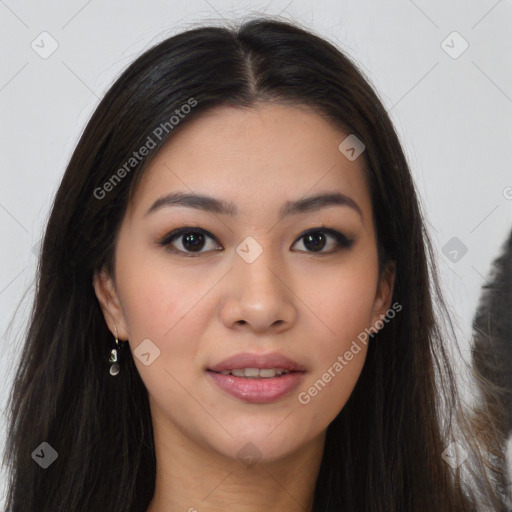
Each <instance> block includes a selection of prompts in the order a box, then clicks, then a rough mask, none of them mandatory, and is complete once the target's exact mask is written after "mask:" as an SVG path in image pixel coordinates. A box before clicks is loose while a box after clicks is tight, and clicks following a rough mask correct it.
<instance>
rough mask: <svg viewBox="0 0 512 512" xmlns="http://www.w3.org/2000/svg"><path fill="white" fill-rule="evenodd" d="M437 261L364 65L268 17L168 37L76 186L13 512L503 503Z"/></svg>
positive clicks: (109, 103)
mask: <svg viewBox="0 0 512 512" xmlns="http://www.w3.org/2000/svg"><path fill="white" fill-rule="evenodd" d="M427 256H431V249H430V242H429V239H428V236H427V234H426V231H425V228H424V224H423V220H422V215H421V212H420V209H419V204H418V199H417V196H416V193H415V189H414V184H413V182H412V179H411V175H410V172H409V169H408V166H407V163H406V160H405V157H404V154H403V152H402V149H401V147H400V144H399V141H398V139H397V136H396V134H395V131H394V129H393V127H392V125H391V122H390V120H389V118H388V116H387V114H386V112H385V110H384V108H383V106H382V104H381V103H380V101H379V99H378V98H377V96H376V94H375V93H374V91H373V90H372V88H371V87H370V85H369V84H368V83H367V82H366V81H365V79H364V78H363V76H362V75H361V73H360V72H359V71H358V70H357V68H356V67H355V66H354V64H352V63H351V62H350V61H349V60H348V59H347V58H346V57H345V56H344V55H343V54H342V53H340V52H339V51H338V50H337V49H335V48H334V47H333V46H332V45H330V44H329V43H327V42H326V41H324V40H322V39H321V38H319V37H317V36H315V35H313V34H311V33H309V32H307V31H305V30H303V29H301V28H298V27H295V26H292V25H290V24H287V23H284V22H277V21H270V20H263V19H261V20H254V21H250V22H247V23H245V24H243V25H242V26H241V27H240V28H237V29H231V30H229V29H226V28H218V27H205V28H198V29H194V30H190V31H187V32H185V33H182V34H179V35H177V36H174V37H171V38H169V39H167V40H166V41H163V42H162V43H160V44H159V45H157V46H156V47H154V48H152V49H150V50H149V51H147V52H146V53H145V54H144V55H142V56H141V57H139V58H138V59H137V60H136V61H135V62H134V63H133V64H132V65H131V66H129V68H128V69H127V70H126V71H125V72H124V73H123V74H122V75H121V77H120V78H119V79H118V80H117V81H116V82H115V83H114V85H113V86H112V88H111V89H110V90H109V91H108V93H107V94H106V96H105V98H104V99H103V101H102V102H101V103H100V105H99V106H98V108H97V109H96V112H95V113H94V115H93V116H92V119H91V120H90V122H89V124H88V126H87V127H86V129H85V131H84V133H83V135H82V137H81V140H80V142H79V143H78V146H77V148H76V150H75V152H74V154H73V156H72V158H71V161H70V163H69V166H68V168H67V170H66V173H65V175H64V178H63V181H62V184H61V186H60V188H59V191H58V193H57V195H56V198H55V203H54V205H53V209H52V213H51V216H50V219H49V222H48V228H47V231H46V235H45V238H44V243H43V248H42V255H41V261H40V268H39V277H38V279H39V281H38V289H37V296H36V301H35V307H34V311H33V315H32V319H31V324H30V329H29V332H28V336H27V340H26V345H25V351H24V354H25V356H24V359H23V361H22V365H21V367H20V369H19V371H18V374H17V376H16V380H15V385H14V388H13V394H12V397H13V398H12V404H11V408H12V423H11V426H10V432H9V439H8V440H9V444H8V450H7V453H8V455H9V461H10V464H11V465H12V467H13V481H12V485H11V487H10V493H9V502H8V505H9V510H11V511H13V512H17V511H21V510H45V511H47V510H48V511H49V510H51V511H59V510H66V511H70V510H72V511H98V510H116V511H117V510H126V511H149V512H163V511H172V512H174V511H175V510H189V511H193V510H198V511H200V512H203V511H209V510H226V509H227V508H228V507H232V506H233V505H236V506H237V509H239V510H247V511H253V510H254V511H256V510H277V509H279V510H283V509H284V510H287V511H298V510H301V511H302V510H304V511H315V512H316V511H327V510H329V511H331V510H336V511H339V510H343V511H358V512H360V511H363V510H367V511H387V512H389V511H408V512H410V511H423V510H425V511H427V510H428V511H432V510H436V511H441V512H442V511H468V510H476V509H477V508H476V507H477V503H482V504H484V505H486V506H488V507H491V506H492V507H494V509H495V510H497V509H498V507H500V506H501V504H500V502H499V500H498V498H497V497H496V495H495V493H494V491H493V489H492V486H491V484H490V483H489V482H488V481H487V478H486V474H485V471H484V470H483V469H482V468H483V461H484V458H485V454H484V456H482V455H480V454H479V450H478V446H473V444H474V441H473V438H472V433H471V432H470V431H469V430H466V429H467V427H466V424H465V423H464V422H463V421H462V419H460V421H456V420H457V419H458V401H457V395H456V389H455V386H454V380H453V374H452V372H451V370H450V367H449V364H448V361H447V357H446V354H445V349H444V343H445V340H444V339H443V337H442V335H441V329H440V327H439V323H438V319H436V318H435V317H434V314H433V307H434V304H438V305H439V306H440V308H441V310H442V309H443V307H444V306H443V302H442V299H441V298H440V295H439V293H438V292H439V290H438V286H437V281H436V278H435V266H434V265H433V264H432V265H431V266H430V267H429V263H428V259H427ZM429 271H431V272H432V276H433V277H432V281H430V279H429ZM435 301H436V302H435ZM451 341H452V340H450V342H451ZM438 412H439V417H438ZM455 426H457V427H459V428H458V430H457V431H456V430H455ZM454 441H457V445H454V444H453V442H454ZM45 443H46V444H45ZM459 446H460V450H459V451H458V452H457V451H455V452H454V447H459ZM447 447H448V448H449V449H448V450H447ZM457 454H458V455H457ZM460 454H463V457H460ZM459 459H460V460H459ZM462 470H465V473H467V475H466V476H467V478H465V479H464V480H462V479H461V474H462V473H461V472H462Z"/></svg>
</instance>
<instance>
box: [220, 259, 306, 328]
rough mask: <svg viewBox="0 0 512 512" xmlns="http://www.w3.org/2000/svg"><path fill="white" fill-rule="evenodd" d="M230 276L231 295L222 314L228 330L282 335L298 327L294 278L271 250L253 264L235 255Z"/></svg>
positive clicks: (224, 305)
mask: <svg viewBox="0 0 512 512" xmlns="http://www.w3.org/2000/svg"><path fill="white" fill-rule="evenodd" d="M229 275H230V284H229V292H228V293H229V295H228V297H227V298H226V300H225V302H224V304H223V307H222V310H221V317H222V321H223V322H224V324H225V325H226V327H228V328H230V329H238V330H241V329H246V330H250V331H252V332H258V333H263V332H268V331H271V332H272V333H279V332H283V331H285V330H287V329H289V328H290V327H291V326H292V325H293V324H294V323H295V321H296V318H297V309H296V306H295V297H296V296H295V294H294V292H293V289H292V283H291V281H292V278H291V277H290V275H289V273H287V272H286V270H285V268H284V265H283V264H278V263H277V260H276V258H275V255H274V256H273V255H272V253H271V251H270V250H269V249H266V250H263V252H262V253H261V254H260V256H259V257H258V258H257V259H256V260H255V261H253V262H252V263H248V262H247V261H245V260H244V259H243V258H241V257H239V256H238V255H236V256H235V263H234V268H233V270H232V271H231V272H230V273H229Z"/></svg>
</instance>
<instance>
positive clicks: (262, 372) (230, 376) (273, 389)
mask: <svg viewBox="0 0 512 512" xmlns="http://www.w3.org/2000/svg"><path fill="white" fill-rule="evenodd" d="M305 373H306V372H305V371H298V370H287V369H285V368H233V369H225V370H222V371H213V370H207V371H206V374H207V376H208V378H209V380H210V382H212V383H213V384H214V386H215V388H216V389H218V390H220V391H222V393H223V394H227V395H229V396H231V397H235V398H237V399H238V400H241V401H243V402H248V403H253V404H266V403H271V402H275V401H277V400H279V399H280V398H283V397H286V396H287V395H289V394H290V393H291V392H292V391H293V390H294V389H296V388H297V387H298V386H299V385H300V384H301V382H302V381H303V379H304V375H305Z"/></svg>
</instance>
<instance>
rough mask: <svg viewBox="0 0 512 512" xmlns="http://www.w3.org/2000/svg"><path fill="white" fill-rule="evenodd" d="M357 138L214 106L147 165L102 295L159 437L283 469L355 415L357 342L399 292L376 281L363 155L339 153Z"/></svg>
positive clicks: (303, 116)
mask: <svg viewBox="0 0 512 512" xmlns="http://www.w3.org/2000/svg"><path fill="white" fill-rule="evenodd" d="M347 135H348V134H346V133H343V132H341V131H340V130H337V129H335V128H334V127H333V126H332V125H330V124H328V123H327V122H326V121H325V120H324V119H323V118H321V117H320V116H319V115H318V114H316V113H314V112H312V111H311V110H308V109H305V108H301V109H299V108H292V107H289V106H282V105H275V104H273V105H271V104H261V105H259V106H257V107H254V108H252V109H236V108H231V107H220V108H217V109H216V110H213V111H211V112H209V113H208V114H206V115H203V116H201V117H199V118H197V119H195V120H193V121H191V122H190V123H189V124H187V125H184V126H182V128H181V129H180V131H177V132H175V134H174V135H173V137H172V138H171V139H170V140H169V141H168V143H167V144H166V146H165V147H164V148H162V149H161V150H160V151H159V153H158V154H157V155H156V156H155V158H154V159H153V161H152V162H151V164H150V165H149V166H148V168H147V170H146V172H145V174H144V176H143V178H142V180H141V182H140V183H139V185H138V187H137V190H136V191H135V194H134V196H133V198H132V200H131V202H130V204H129V206H128V210H127V212H126V215H125V217H124V219H123V222H122V225H121V228H120V233H119V237H118V241H117V246H116V256H115V273H114V275H113V276H109V275H106V274H104V273H99V274H97V275H96V276H95V279H94V286H95V290H96V294H97V296H98V299H99V301H100V303H101V306H102V308H103V311H104V314H105V319H106V322H107V324H108V326H109V328H110V329H111V331H112V332H115V331H114V324H113V322H114V321H115V323H116V327H117V331H118V334H119V339H123V340H129V346H130V350H131V351H132V354H133V356H134V361H135V364H136V366H137V369H138V371H139V373H140V376H141V378H142V380H143V382H144V384H145V386H146V387H147V390H148V393H149V396H150V405H151V411H152V418H153V422H154V423H155V422H157V423H158V428H159V430H161V431H167V432H169V433H171V432H174V433H177V432H179V434H180V435H181V436H183V438H186V439H187V440H188V441H192V442H193V443H195V444H196V445H198V446H200V447H202V448H205V449H209V450H212V451H214V452H216V453H217V454H221V455H223V456H225V457H228V458H236V457H237V453H238V452H239V450H240V449H241V448H243V447H244V446H245V445H246V444H247V443H249V442H250V443H252V444H253V445H255V446H256V447H257V449H258V451H259V454H260V456H261V457H263V458H264V459H268V460H273V459H277V458H280V457H285V456H286V455H287V454H291V453H293V452H294V451H296V450H300V449H301V447H304V446H306V445H307V444H308V443H311V442H313V441H314V440H317V439H319V438H321V437H322V436H324V434H325V430H326V428H327V426H328V425H329V423H330V422H331V421H332V420H333V419H334V418H335V417H336V415H337V414H338V413H339V412H340V410H341V409H342V408H343V406H344V405H345V403H346V402H347V400H348V398H349V396H350V394H351V392H352V390H353V388H354V386H355V384H356V382H357V379H358V377H359V375H360V372H361V369H362V367H363V364H364V360H365V356H366V352H367V345H366V344H365V343H362V342H360V341H359V342H358V341H357V340H358V336H359V340H361V339H362V338H361V333H364V331H365V328H366V329H368V328H370V327H372V326H374V324H375V323H376V321H378V320H379V319H380V318H382V315H383V314H385V313H386V311H387V310H388V308H389V306H390V301H391V295H392V288H393V282H394V272H393V271H391V272H386V273H384V274H383V275H382V276H379V273H378V260H377V247H376V233H375V230H374V222H373V216H372V205H371V201H370V195H369V190H368V188H367V184H366V182H365V177H364V172H363V165H364V163H363V158H362V156H361V157H359V158H357V159H355V160H353V161H351V160H349V159H347V158H346V157H345V156H344V154H342V153H341V152H340V150H339V149H338V146H339V145H340V143H341V142H342V141H343V140H344V139H345V138H346V137H347ZM178 193H180V194H195V195H201V196H207V197H208V198H215V200H216V201H219V202H221V203H217V202H213V201H212V200H211V199H210V200H209V201H200V200H198V199H196V200H193V201H188V202H187V201H185V200H183V198H182V200H181V201H177V200H176V197H177V196H174V200H172V197H171V194H178ZM336 194H337V196H335V195H336ZM323 195H330V196H329V197H330V199H329V198H328V197H324V198H323V199H321V198H320V199H318V200H310V201H309V200H308V199H309V198H312V197H314V196H323ZM296 202H298V203H296ZM224 203H225V204H224ZM294 203H296V204H294ZM290 205H292V206H290ZM221 206H224V207H226V208H221ZM228 206H229V207H228ZM287 206H288V208H287ZM178 230H179V231H178ZM354 342H356V343H355V344H354ZM369 342H370V343H371V342H372V341H371V340H370V341H369ZM355 347H357V348H358V349H359V350H357V348H355ZM349 353H351V354H352V356H351V357H350V354H349ZM240 354H245V355H246V356H248V359H239V360H236V359H235V360H234V361H233V360H231V361H227V362H226V363H225V364H222V362H223V361H226V360H227V359H228V358H232V357H235V356H237V355H240ZM280 358H281V359H280ZM282 358H286V359H282ZM342 361H343V362H342ZM290 362H294V363H295V370H293V365H291V364H290ZM219 364H220V366H219ZM287 366H288V370H289V372H288V373H286V372H285V373H284V374H283V375H281V376H278V375H277V373H280V370H279V371H278V372H277V373H276V375H275V376H274V377H272V375H273V374H274V372H273V370H272V369H271V368H278V369H279V368H280V369H286V367H287ZM269 367H270V368H269ZM340 367H341V369H340ZM212 368H215V369H216V370H217V371H219V372H220V370H221V369H222V368H226V369H227V370H230V369H234V370H236V369H244V368H266V370H267V371H266V372H264V371H262V372H261V374H259V373H258V372H257V370H256V372H255V371H254V370H252V372H253V373H251V370H249V371H247V373H246V374H240V373H239V375H246V376H236V375H232V374H231V375H225V374H222V373H215V371H213V370H212ZM292 370H293V371H292ZM224 373H227V372H224ZM234 373H237V372H236V371H235V372H234ZM251 375H254V378H250V377H251ZM258 375H259V376H258Z"/></svg>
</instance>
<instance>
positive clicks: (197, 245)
mask: <svg viewBox="0 0 512 512" xmlns="http://www.w3.org/2000/svg"><path fill="white" fill-rule="evenodd" d="M208 239H210V240H212V241H215V238H214V237H213V235H211V234H210V233H208V232H207V231H205V230H204V229H201V228H192V227H185V228H180V229H177V230H175V231H172V232H171V233H169V234H167V235H166V236H165V237H164V238H163V239H162V240H161V241H160V242H159V243H160V245H163V246H166V247H168V248H169V249H171V250H172V251H173V252H177V253H182V254H183V255H185V256H190V255H194V253H197V254H200V253H201V252H207V251H208V249H207V250H206V251H203V249H204V248H205V246H207V241H208ZM212 249H213V250H215V249H217V250H218V249H219V246H218V244H216V243H213V244H212V246H211V247H210V250H212Z"/></svg>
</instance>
